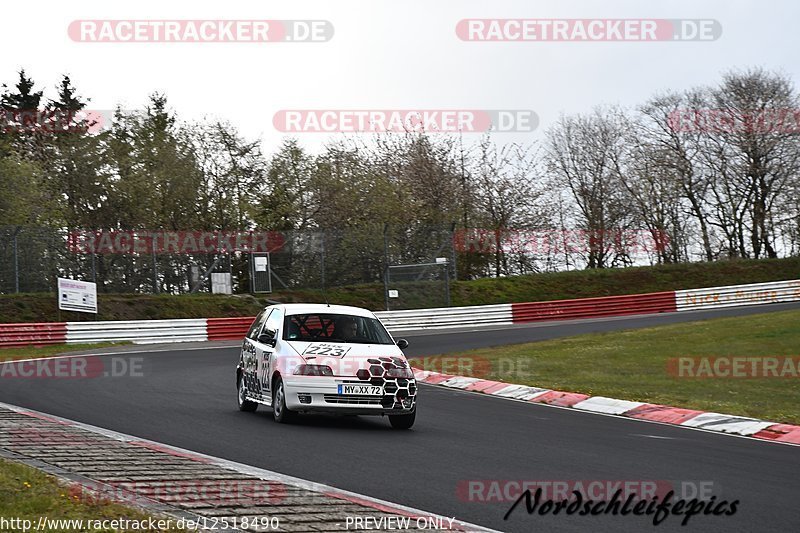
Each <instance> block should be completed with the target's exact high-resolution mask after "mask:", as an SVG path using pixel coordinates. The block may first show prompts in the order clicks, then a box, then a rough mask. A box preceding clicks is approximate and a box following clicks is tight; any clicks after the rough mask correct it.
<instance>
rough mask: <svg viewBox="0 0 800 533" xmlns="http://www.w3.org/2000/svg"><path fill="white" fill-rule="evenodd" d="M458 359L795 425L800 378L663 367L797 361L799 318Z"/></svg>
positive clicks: (572, 387) (502, 376) (789, 315)
mask: <svg viewBox="0 0 800 533" xmlns="http://www.w3.org/2000/svg"><path fill="white" fill-rule="evenodd" d="M459 355H460V356H462V357H465V358H469V359H468V360H470V361H481V359H479V358H486V359H488V360H489V361H490V362H491V364H488V363H487V364H485V365H484V366H483V368H486V369H487V371H488V372H487V377H488V378H489V379H493V380H497V381H504V382H508V383H517V384H522V385H530V386H537V387H544V388H548V389H555V390H561V391H569V392H581V393H584V394H589V395H592V396H608V397H611V398H618V399H624V400H633V401H641V402H649V403H657V404H664V405H672V406H676V407H688V408H694V409H700V410H704V411H715V412H719V413H725V414H735V415H744V416H750V417H755V418H760V419H763V420H769V421H774V422H785V423H793V424H798V423H800V378H791V377H790V378H755V379H742V378H737V379H731V378H728V379H725V378H716V379H698V378H678V377H674V376H673V375H671V374H670V373H668V371H667V364H668V360H669V359H670V358H675V357H686V356H690V357H702V356H795V357H797V356H799V355H800V311H785V312H780V313H767V314H760V315H751V316H747V317H737V318H721V319H713V320H705V321H700V322H691V323H684V324H676V325H670V326H659V327H654V328H647V329H638V330H631V331H622V332H613V333H599V334H590V335H581V336H577V337H570V338H565V339H556V340H550V341H545V342H536V343H530V344H520V345H512V346H503V347H497V348H488V349H482V350H475V351H471V352H468V353H465V354H459ZM429 364H430V363H429ZM476 364H477V363H476ZM434 366H435V365H434ZM429 368H431V367H430V366H429ZM431 369H434V368H431ZM476 374H477V373H476ZM479 377H483V376H479Z"/></svg>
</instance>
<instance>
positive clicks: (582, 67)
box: [0, 0, 800, 153]
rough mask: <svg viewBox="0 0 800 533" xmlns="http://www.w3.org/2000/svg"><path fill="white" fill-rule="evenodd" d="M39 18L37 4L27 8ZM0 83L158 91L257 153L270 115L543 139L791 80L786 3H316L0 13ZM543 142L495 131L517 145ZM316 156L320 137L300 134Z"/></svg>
mask: <svg viewBox="0 0 800 533" xmlns="http://www.w3.org/2000/svg"><path fill="white" fill-rule="evenodd" d="M38 6H41V7H38ZM3 10H4V17H3V18H4V20H3V31H2V33H0V41H2V42H0V46H1V47H2V48H0V49H1V50H2V52H3V53H2V61H0V80H1V81H2V82H3V83H7V84H8V83H10V82H14V81H15V78H16V74H15V72H16V71H17V70H18V69H20V68H25V69H26V70H27V71H28V73H29V74H30V75H31V76H32V77H33V78H34V80H35V81H36V82H37V84H38V85H39V88H42V87H43V86H45V85H46V86H47V87H48V90H49V92H48V94H49V95H50V96H52V95H53V91H52V87H53V86H54V85H55V84H56V83H57V81H58V79H59V77H60V75H61V74H65V73H66V74H69V75H70V76H71V77H72V79H73V82H74V84H75V85H76V86H77V87H78V89H79V90H80V91H81V93H82V94H83V95H84V96H87V97H90V98H91V99H92V102H91V104H90V107H91V108H93V109H110V108H113V107H114V106H116V105H118V104H119V105H122V106H123V107H125V108H139V107H141V106H142V105H143V104H144V103H145V102H146V99H147V95H148V94H150V93H152V92H153V91H160V92H164V93H166V94H167V96H168V98H169V102H170V104H171V106H172V108H173V109H174V110H175V111H177V112H178V114H179V115H180V116H181V117H182V118H183V119H189V120H191V119H199V118H201V117H203V116H210V117H219V118H224V119H227V120H229V121H230V122H232V123H233V124H235V125H236V126H237V127H239V129H240V131H241V132H242V133H243V134H245V135H246V136H247V137H249V138H261V139H262V140H263V142H264V148H265V151H266V152H267V153H270V152H272V151H273V150H274V148H275V147H276V145H277V144H278V143H279V142H280V140H281V138H282V137H284V134H283V133H281V132H278V131H276V130H275V128H274V127H273V125H272V117H273V115H274V114H275V113H276V112H277V111H279V110H282V109H439V108H443V109H532V110H534V111H535V112H536V113H537V114H538V115H539V117H540V118H541V126H542V127H541V128H540V130H539V132H541V130H542V129H546V127H547V126H548V125H549V124H551V123H552V122H553V120H555V119H556V118H557V117H558V115H559V114H560V113H575V112H582V111H587V110H589V109H591V108H592V107H593V106H595V105H598V104H603V103H605V104H609V103H614V104H622V105H629V106H634V105H637V104H639V103H641V102H643V101H644V100H646V99H647V98H648V97H649V96H651V95H653V94H654V93H656V92H658V91H660V90H664V89H675V90H682V89H686V88H690V87H692V86H695V85H700V84H710V83H716V82H717V81H718V80H719V79H720V75H721V73H723V72H725V71H727V70H730V69H733V68H742V67H748V66H764V67H767V68H769V69H775V70H780V71H783V72H785V73H787V74H789V75H790V76H791V77H792V78H793V79H794V80H795V82H797V81H798V79H800V56H798V54H797V50H798V41H800V38H798V30H797V21H798V19H800V6H799V5H798V2H797V1H796V0H760V1H754V0H713V1H709V0H705V1H704V0H670V1H661V2H655V1H652V0H602V1H600V0H547V1H544V0H539V1H536V0H492V1H491V2H488V1H468V0H452V1H444V0H404V1H386V0H322V1H300V0H292V1H272V0H260V1H241V0H226V1H225V2H219V1H213V2H212V1H194V2H168V1H165V0H158V1H150V0H139V1H137V2H125V1H119V2H109V1H108V0H104V1H71V2H63V1H52V2H36V3H24V2H23V3H20V2H14V3H4V5H3ZM466 18H536V19H547V18H581V19H589V18H666V19H716V20H718V21H719V22H720V23H721V25H722V28H723V34H722V36H721V38H720V39H718V40H716V41H713V42H617V43H610V42H550V43H544V42H465V41H462V40H460V39H459V38H458V37H457V35H456V31H455V28H456V24H457V22H458V21H459V20H461V19H466ZM76 19H323V20H328V21H330V22H331V23H332V25H333V28H334V30H335V35H334V36H333V38H332V39H331V40H330V41H329V42H325V43H82V42H74V41H72V40H71V39H70V37H69V35H68V33H67V28H68V26H69V24H70V23H71V22H72V21H73V20H76ZM539 135H540V133H528V134H502V135H498V136H497V140H498V141H500V142H504V141H506V140H507V141H526V140H530V139H535V138H537V137H538V136H539ZM298 137H299V138H300V140H301V142H302V143H303V144H304V145H306V146H308V147H310V148H312V149H314V148H316V147H318V146H319V144H320V143H321V142H322V141H324V140H325V139H327V138H329V136H327V135H326V134H319V133H314V134H310V133H305V134H301V135H299V136H298Z"/></svg>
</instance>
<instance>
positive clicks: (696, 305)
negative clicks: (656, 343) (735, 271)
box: [675, 280, 800, 311]
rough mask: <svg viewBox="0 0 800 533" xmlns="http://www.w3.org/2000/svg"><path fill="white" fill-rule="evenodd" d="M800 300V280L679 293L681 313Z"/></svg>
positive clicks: (677, 292) (676, 300) (679, 309)
mask: <svg viewBox="0 0 800 533" xmlns="http://www.w3.org/2000/svg"><path fill="white" fill-rule="evenodd" d="M798 300H800V280H795V281H776V282H771V283H756V284H753V285H732V286H730V287H714V288H711V289H691V290H687V291H675V302H676V306H677V309H678V311H690V310H694V309H712V308H715V307H736V306H740V305H756V304H770V303H783V302H796V301H798Z"/></svg>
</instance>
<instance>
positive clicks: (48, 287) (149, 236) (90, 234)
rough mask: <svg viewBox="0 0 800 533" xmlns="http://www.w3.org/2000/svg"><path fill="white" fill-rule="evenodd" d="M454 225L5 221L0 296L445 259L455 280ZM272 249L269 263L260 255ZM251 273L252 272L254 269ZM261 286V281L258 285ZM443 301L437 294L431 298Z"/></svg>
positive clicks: (290, 283)
mask: <svg viewBox="0 0 800 533" xmlns="http://www.w3.org/2000/svg"><path fill="white" fill-rule="evenodd" d="M455 253H456V251H455V247H454V239H453V227H452V226H446V227H420V228H415V229H412V230H409V229H407V228H399V227H393V226H389V225H374V226H366V227H359V228H348V229H336V230H317V231H284V232H258V231H255V232H253V231H165V230H156V231H141V230H136V231H124V230H115V231H70V230H55V229H49V228H39V227H26V226H4V227H0V293H3V294H10V293H16V292H19V293H32V292H55V288H56V278H58V277H65V278H72V279H81V280H85V281H93V282H95V283H97V289H98V292H101V293H151V294H152V293H167V294H182V293H188V292H209V291H210V290H211V282H210V276H211V274H212V273H219V272H227V273H231V277H232V281H233V292H237V293H247V292H250V291H251V290H252V288H253V286H254V284H253V283H251V282H252V280H251V277H252V276H254V275H262V276H263V272H264V270H259V269H261V268H263V267H262V265H264V264H268V270H267V271H266V272H267V274H268V276H269V285H270V286H271V289H272V290H273V291H281V290H285V289H289V290H291V289H319V290H324V289H325V288H328V287H338V286H343V285H357V284H364V283H384V282H386V281H387V278H386V274H387V266H388V265H398V264H418V263H433V262H435V261H436V259H437V258H443V257H444V258H447V261H448V268H450V269H451V271H450V272H449V273H448V276H449V277H450V278H455V277H456V272H455V264H456V257H455ZM266 254H268V255H269V261H268V263H265V262H262V260H258V265H256V264H255V261H256V258H257V257H264V256H265V255H266ZM254 273H255V274H254ZM258 285H259V286H261V285H263V283H259V284H258ZM435 300H436V301H435V302H434V303H435V304H440V303H441V302H440V300H441V295H440V294H437V295H436V297H435Z"/></svg>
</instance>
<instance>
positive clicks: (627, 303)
mask: <svg viewBox="0 0 800 533" xmlns="http://www.w3.org/2000/svg"><path fill="white" fill-rule="evenodd" d="M795 301H800V280H792V281H778V282H772V283H757V284H753V285H735V286H731V287H715V288H709V289H692V290H685V291H677V292H657V293H652V294H634V295H627V296H608V297H604V298H585V299H581V300H560V301H552V302H534V303H521V304H501V305H484V306H473V307H446V308H440V309H413V310H407V311H381V312H377V313H375V314H376V315H377V316H378V317H379V318H380V319H381V320H382V321H383V323H384V324H386V327H387V328H389V330H390V331H393V332H395V331H402V330H409V329H415V330H419V329H441V328H455V327H470V326H475V327H480V326H488V325H506V324H521V323H526V322H535V321H540V320H541V321H543V320H569V319H576V318H595V317H610V316H624V315H638V314H642V315H643V314H653V313H667V312H673V311H691V310H695V309H712V308H717V307H733V306H740V305H753V304H761V303H763V304H766V303H777V302H795ZM252 321H253V317H241V318H208V319H205V318H201V319H188V320H140V321H129V322H113V321H108V322H58V323H44V324H0V348H5V347H14V346H26V345H44V344H61V343H64V342H67V343H73V344H74V343H81V342H85V343H89V342H103V341H132V342H135V343H156V342H178V341H205V340H239V339H241V338H242V337H243V336H244V334H245V333H246V332H247V330H248V328H249V327H250V324H251V323H252Z"/></svg>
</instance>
